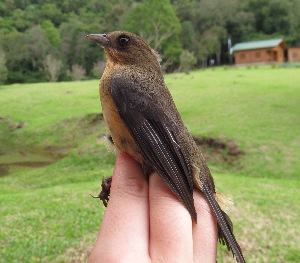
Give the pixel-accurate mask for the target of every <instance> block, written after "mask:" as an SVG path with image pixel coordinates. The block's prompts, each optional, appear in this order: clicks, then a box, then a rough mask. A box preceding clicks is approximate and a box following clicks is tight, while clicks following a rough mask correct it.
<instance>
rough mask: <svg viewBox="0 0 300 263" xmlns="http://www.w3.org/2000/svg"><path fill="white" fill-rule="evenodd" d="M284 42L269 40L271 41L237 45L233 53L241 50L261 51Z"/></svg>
mask: <svg viewBox="0 0 300 263" xmlns="http://www.w3.org/2000/svg"><path fill="white" fill-rule="evenodd" d="M281 42H283V40H282V39H281V38H279V39H269V40H260V41H250V42H242V43H237V44H235V45H234V46H233V48H232V50H233V51H240V50H249V49H259V48H272V47H276V46H278V45H279V44H281Z"/></svg>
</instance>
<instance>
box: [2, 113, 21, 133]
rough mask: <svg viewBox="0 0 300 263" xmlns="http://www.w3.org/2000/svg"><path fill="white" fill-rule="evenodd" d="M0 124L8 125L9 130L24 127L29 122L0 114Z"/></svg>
mask: <svg viewBox="0 0 300 263" xmlns="http://www.w3.org/2000/svg"><path fill="white" fill-rule="evenodd" d="M0 125H3V126H6V127H7V128H8V130H9V132H13V131H15V130H18V129H22V128H24V127H25V126H26V125H27V123H26V122H24V121H19V122H15V121H13V120H11V119H9V118H6V117H2V116H0Z"/></svg>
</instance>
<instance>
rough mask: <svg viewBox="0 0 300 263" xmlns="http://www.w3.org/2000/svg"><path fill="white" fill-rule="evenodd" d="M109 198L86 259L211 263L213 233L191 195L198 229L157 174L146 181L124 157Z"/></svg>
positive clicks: (206, 213) (200, 199)
mask: <svg viewBox="0 0 300 263" xmlns="http://www.w3.org/2000/svg"><path fill="white" fill-rule="evenodd" d="M112 178H113V179H112V185H111V192H110V193H111V196H110V199H109V202H108V206H107V209H106V211H105V214H104V217H103V221H102V224H101V227H100V231H99V235H98V239H97V242H96V244H95V246H94V248H93V250H92V252H91V254H90V257H89V259H88V262H89V263H96V262H97V263H101V262H139V263H143V262H180V263H183V262H188V263H190V262H197V263H198V262H205V263H209V262H216V254H217V238H218V233H217V232H218V229H217V223H216V220H215V217H214V216H213V214H212V212H211V210H210V208H209V205H208V203H207V202H206V199H205V198H204V196H203V195H202V194H201V192H200V191H198V190H194V202H195V207H196V211H197V214H198V221H197V224H196V223H195V222H193V221H192V219H191V216H190V214H189V212H188V211H187V209H186V208H185V207H184V205H183V204H182V203H181V202H180V201H179V200H178V198H177V197H176V196H175V195H174V194H173V193H172V191H171V190H170V189H169V187H168V186H167V184H166V183H165V182H164V181H163V180H162V179H161V178H160V176H159V175H158V174H157V173H153V174H152V175H151V176H150V177H149V182H148V181H147V179H146V178H145V176H144V174H143V171H142V168H141V166H140V165H139V164H138V163H137V162H136V161H135V160H133V159H132V158H131V157H130V156H129V155H127V154H126V153H119V154H118V155H117V160H116V165H115V169H114V173H113V177H112Z"/></svg>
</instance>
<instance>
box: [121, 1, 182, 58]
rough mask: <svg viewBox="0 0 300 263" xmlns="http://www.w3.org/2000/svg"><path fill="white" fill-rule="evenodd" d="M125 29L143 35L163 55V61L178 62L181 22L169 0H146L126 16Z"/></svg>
mask: <svg viewBox="0 0 300 263" xmlns="http://www.w3.org/2000/svg"><path fill="white" fill-rule="evenodd" d="M123 27H124V29H126V30H128V31H131V32H134V33H136V34H138V35H140V36H141V37H143V38H144V39H145V40H146V41H147V42H148V43H149V44H150V45H151V46H152V47H153V48H155V49H156V50H157V51H158V52H159V53H160V54H161V56H162V59H163V63H171V64H174V63H176V62H177V63H178V62H179V55H180V53H181V47H180V42H179V34H180V30H181V26H180V22H179V20H178V18H177V16H176V14H175V11H174V9H173V7H172V5H171V3H170V1H169V0H144V1H142V2H141V3H138V4H136V6H135V7H134V8H133V9H132V10H131V11H130V12H129V14H128V15H127V17H125V20H124V24H123Z"/></svg>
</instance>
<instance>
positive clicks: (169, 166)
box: [111, 77, 197, 220]
mask: <svg viewBox="0 0 300 263" xmlns="http://www.w3.org/2000/svg"><path fill="white" fill-rule="evenodd" d="M138 85H139V84H138V83H134V82H131V81H128V80H126V79H124V78H122V77H114V78H113V79H112V82H111V94H112V98H113V101H114V103H115V104H116V107H117V108H118V111H119V114H120V116H121V118H122V120H123V121H124V122H125V124H126V126H127V128H128V129H129V131H130V132H131V134H132V136H133V137H134V139H135V141H136V143H137V144H138V145H139V147H140V149H141V151H142V154H143V158H144V159H145V161H146V163H147V165H150V166H151V167H152V168H153V169H154V170H155V171H157V172H158V174H159V175H160V176H161V177H162V179H163V180H164V181H165V182H166V183H167V184H168V186H169V187H170V188H171V190H172V191H173V192H174V193H175V194H176V195H177V196H178V197H179V198H180V199H181V200H182V202H183V203H184V204H185V206H186V207H187V209H188V211H189V212H190V214H191V216H192V218H193V219H194V220H196V219H197V214H196V211H195V207H194V199H193V180H192V174H191V172H190V170H189V168H188V166H187V164H186V161H185V158H184V156H183V154H182V151H181V149H180V145H179V144H178V140H177V139H176V134H177V131H176V129H177V126H176V125H175V124H174V122H172V120H171V119H170V118H169V117H168V116H167V115H166V114H165V113H164V111H163V109H162V108H161V107H159V105H157V104H156V103H155V102H154V101H153V99H152V98H151V96H150V95H149V94H148V93H146V92H143V91H141V87H139V86H138Z"/></svg>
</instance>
